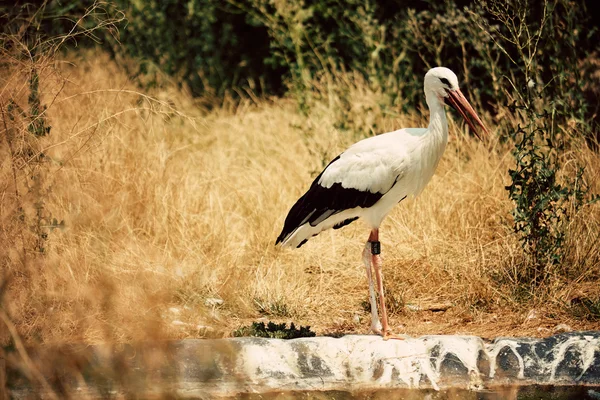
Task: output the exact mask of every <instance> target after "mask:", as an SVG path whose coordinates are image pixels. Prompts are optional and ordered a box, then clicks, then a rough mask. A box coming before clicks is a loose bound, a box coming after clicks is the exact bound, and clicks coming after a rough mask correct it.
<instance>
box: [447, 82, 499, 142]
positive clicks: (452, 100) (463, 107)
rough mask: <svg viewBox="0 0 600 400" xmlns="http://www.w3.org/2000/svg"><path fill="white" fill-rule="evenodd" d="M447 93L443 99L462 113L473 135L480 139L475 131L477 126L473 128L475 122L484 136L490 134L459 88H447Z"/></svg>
mask: <svg viewBox="0 0 600 400" xmlns="http://www.w3.org/2000/svg"><path fill="white" fill-rule="evenodd" d="M447 93H448V97H446V98H445V99H444V100H445V102H446V104H448V105H450V106H451V107H452V108H454V109H455V110H456V111H458V112H459V113H460V115H462V117H463V118H464V119H465V122H466V123H467V124H468V125H469V128H471V130H472V131H473V133H474V134H475V136H477V137H478V138H479V139H480V140H481V136H480V135H479V133H478V132H477V128H475V124H477V125H479V127H480V128H481V130H482V131H483V133H484V134H485V135H486V136H487V135H489V134H490V131H488V130H487V128H486V127H485V126H484V125H483V122H481V119H480V118H479V116H478V115H477V113H476V112H475V110H473V107H471V104H469V101H468V100H467V99H466V98H465V96H464V95H463V94H462V92H461V91H460V89H456V90H448V91H447Z"/></svg>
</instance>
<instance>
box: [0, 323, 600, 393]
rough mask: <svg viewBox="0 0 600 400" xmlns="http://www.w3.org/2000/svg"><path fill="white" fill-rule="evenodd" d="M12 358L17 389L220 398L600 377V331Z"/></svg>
mask: <svg viewBox="0 0 600 400" xmlns="http://www.w3.org/2000/svg"><path fill="white" fill-rule="evenodd" d="M5 357H6V373H5V376H6V380H7V388H8V391H9V392H10V394H11V396H12V397H14V398H23V397H28V396H30V395H32V394H39V393H43V392H47V391H48V389H49V388H52V389H53V390H54V391H55V392H57V393H59V394H61V396H60V397H63V395H65V396H69V395H70V396H74V395H75V394H80V395H83V394H86V395H88V396H91V397H108V396H114V395H116V394H130V395H135V396H136V397H140V396H142V397H143V396H163V395H165V396H166V395H175V396H178V397H193V398H212V397H227V396H235V395H236V394H240V393H273V392H277V393H280V392H298V391H300V392H305V391H343V392H350V393H357V392H364V391H378V390H400V389H412V390H415V389H418V390H426V391H428V392H430V391H431V390H446V389H460V390H476V391H480V390H486V389H490V388H491V389H493V388H495V387H500V386H506V385H510V386H528V385H553V386H556V385H559V386H560V385H563V386H565V385H566V386H572V385H589V386H600V332H598V331H593V332H579V333H565V334H560V335H556V336H553V337H549V338H544V339H532V338H498V339H496V340H494V341H493V342H485V341H483V340H482V339H480V338H478V337H474V336H423V337H420V338H407V339H406V340H389V341H383V340H382V339H381V338H380V337H378V336H344V337H341V338H331V337H317V338H303V339H295V340H278V339H260V338H236V339H218V340H183V341H177V342H164V343H152V344H139V345H120V346H115V347H110V346H88V347H84V346H73V345H71V346H63V347H60V348H58V347H53V348H37V349H32V350H30V351H29V357H30V358H31V360H30V361H29V363H28V362H26V361H24V360H23V358H22V357H21V356H20V355H19V353H18V352H17V351H16V350H12V351H8V350H7V349H5ZM32 365H33V366H32ZM0 375H1V374H0ZM36 397H37V396H36Z"/></svg>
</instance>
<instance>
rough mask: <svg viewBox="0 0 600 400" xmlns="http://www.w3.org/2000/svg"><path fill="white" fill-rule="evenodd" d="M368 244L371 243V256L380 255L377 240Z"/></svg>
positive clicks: (379, 243)
mask: <svg viewBox="0 0 600 400" xmlns="http://www.w3.org/2000/svg"><path fill="white" fill-rule="evenodd" d="M370 243H371V254H373V255H377V254H381V242H380V241H379V240H378V241H376V242H370Z"/></svg>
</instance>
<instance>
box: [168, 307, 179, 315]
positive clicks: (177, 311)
mask: <svg viewBox="0 0 600 400" xmlns="http://www.w3.org/2000/svg"><path fill="white" fill-rule="evenodd" d="M169 312H170V313H171V314H175V315H179V314H181V310H180V309H179V308H177V307H169Z"/></svg>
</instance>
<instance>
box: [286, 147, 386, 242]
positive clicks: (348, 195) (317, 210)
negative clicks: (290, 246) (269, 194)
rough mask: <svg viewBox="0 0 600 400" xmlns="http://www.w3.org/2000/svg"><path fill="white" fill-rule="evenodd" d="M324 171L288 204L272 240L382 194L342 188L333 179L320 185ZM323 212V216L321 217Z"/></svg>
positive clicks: (367, 204) (364, 205)
mask: <svg viewBox="0 0 600 400" xmlns="http://www.w3.org/2000/svg"><path fill="white" fill-rule="evenodd" d="M339 158H340V156H337V157H336V158H335V159H334V160H333V161H331V162H330V163H329V164H328V165H327V167H329V165H331V164H333V163H334V162H336V161H337V160H338V159H339ZM327 167H325V169H324V170H323V172H325V170H326V169H327ZM323 172H321V173H320V174H319V176H317V177H316V178H315V180H314V181H313V183H312V185H311V186H310V188H309V189H308V191H307V192H306V193H304V195H303V196H302V197H300V198H299V199H298V201H297V202H296V204H294V206H293V207H292V208H291V210H290V212H289V213H288V215H287V217H286V219H285V223H284V225H283V230H282V231H281V234H280V235H279V237H278V238H277V241H276V242H275V244H278V243H280V242H283V241H284V240H285V239H286V238H287V237H288V236H289V235H290V234H291V233H292V232H294V231H295V230H296V229H297V228H298V227H300V226H301V225H304V224H305V223H306V222H308V223H310V224H311V225H312V226H316V225H318V224H319V223H320V222H321V221H323V220H324V219H327V218H328V217H330V216H331V215H335V214H337V213H340V212H342V211H344V210H348V209H351V208H356V207H362V208H368V207H371V206H372V205H374V204H375V203H377V202H378V201H379V199H381V197H382V196H383V195H384V194H385V193H379V192H376V193H372V192H369V191H361V190H358V189H353V188H344V187H342V184H341V183H339V182H336V183H334V184H333V185H332V186H331V187H329V188H326V187H323V186H321V185H320V184H319V179H320V178H321V175H323ZM327 214H328V215H327ZM324 216H326V217H325V218H323V217H324ZM353 220H354V219H351V220H347V221H343V222H342V223H341V224H338V225H339V226H337V228H341V227H342V226H344V225H347V224H349V223H350V222H352V221H353ZM342 224H343V225H342ZM302 244H304V243H302Z"/></svg>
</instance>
